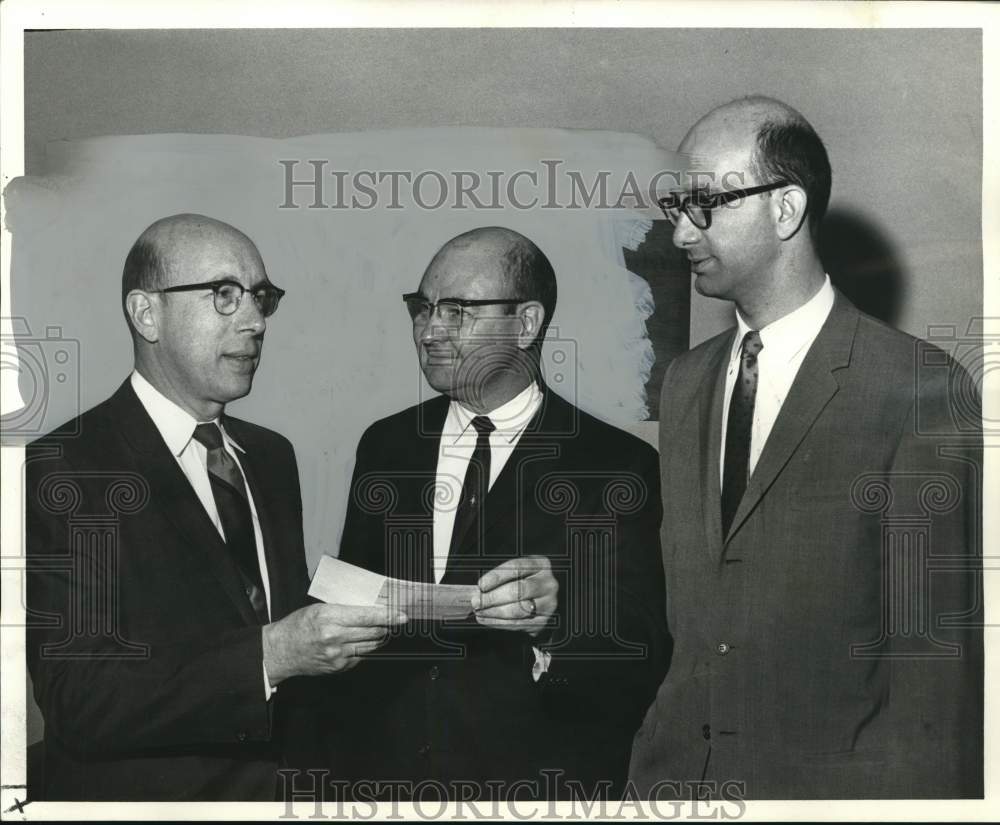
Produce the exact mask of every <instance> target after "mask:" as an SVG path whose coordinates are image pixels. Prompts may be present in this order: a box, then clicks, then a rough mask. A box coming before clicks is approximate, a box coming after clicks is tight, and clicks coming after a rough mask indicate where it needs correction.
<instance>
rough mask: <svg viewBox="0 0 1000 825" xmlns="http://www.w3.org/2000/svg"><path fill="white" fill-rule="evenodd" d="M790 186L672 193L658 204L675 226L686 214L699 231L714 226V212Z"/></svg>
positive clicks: (766, 185) (768, 185)
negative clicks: (730, 204) (745, 199)
mask: <svg viewBox="0 0 1000 825" xmlns="http://www.w3.org/2000/svg"><path fill="white" fill-rule="evenodd" d="M782 186H788V181H787V180H780V181H777V182H776V183H765V184H763V185H761V186H751V187H750V188H749V189H728V190H726V191H723V192H707V191H705V190H699V191H697V192H692V193H690V194H688V193H685V192H671V193H670V194H669V195H667V196H666V197H663V198H657V201H656V202H657V203H658V204H659V205H660V209H662V210H663V214H664V215H666V216H667V220H669V221H670V222H671V223H672V224H673V225H674V226H677V222H678V221H679V220H680V219H681V214H682V213H683V214H685V215H687V217H688V220H689V221H691V223H693V224H694V225H695V226H696V227H698V228H699V229H708V228H709V227H710V226H711V225H712V210H713V209H717V208H718V207H720V206H724V205H725V204H727V203H732V202H733V201H738V200H742V199H743V198H748V197H750V196H751V195H759V194H761V193H762V192H770V191H771V190H772V189H778V188H779V187H782Z"/></svg>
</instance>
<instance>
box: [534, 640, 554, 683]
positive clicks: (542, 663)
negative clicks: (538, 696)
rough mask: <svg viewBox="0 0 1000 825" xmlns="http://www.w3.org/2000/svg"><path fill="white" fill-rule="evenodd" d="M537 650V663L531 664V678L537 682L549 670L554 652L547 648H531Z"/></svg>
mask: <svg viewBox="0 0 1000 825" xmlns="http://www.w3.org/2000/svg"><path fill="white" fill-rule="evenodd" d="M531 649H532V650H533V651H534V652H535V663H534V664H533V665H532V666H531V678H532V680H533V681H535V682H537V681H538V680H539V679H541V678H542V675H543V674H545V673H548V672H549V665H550V664H551V663H552V654H551V653H549V652H548V651H547V650H539V649H538V648H537V647H532V648H531Z"/></svg>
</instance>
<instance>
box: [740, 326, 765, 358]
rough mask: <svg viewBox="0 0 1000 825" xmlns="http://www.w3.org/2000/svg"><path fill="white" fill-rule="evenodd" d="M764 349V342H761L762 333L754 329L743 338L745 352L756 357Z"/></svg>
mask: <svg viewBox="0 0 1000 825" xmlns="http://www.w3.org/2000/svg"><path fill="white" fill-rule="evenodd" d="M762 349H764V342H763V341H761V340H760V333H759V332H758V331H757V330H755V329H752V330H750V331H749V332H748V333H747V334H746V335H744V336H743V352H744V353H746V354H747V355H752V356H754V357H756V356H757V355H759V354H760V351H761V350H762Z"/></svg>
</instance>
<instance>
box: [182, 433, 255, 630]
mask: <svg viewBox="0 0 1000 825" xmlns="http://www.w3.org/2000/svg"><path fill="white" fill-rule="evenodd" d="M194 437H195V439H196V440H197V441H198V442H200V443H201V444H203V445H204V446H205V449H206V450H208V478H209V481H211V483H212V495H213V496H214V497H215V507H216V509H217V510H218V511H219V518H220V519H221V521H222V529H223V531H224V532H225V534H226V547H228V548H229V552H230V554H231V556H232V558H233V561H235V562H236V566H237V567H238V568H239V571H240V576H241V577H242V579H243V589H244V591H245V592H246V594H247V598H248V599H250V604H251V605H252V606H253V609H254V613H256V614H257V618H258V619H259V620H260V621H261V623H262V624H267V622H268V615H267V600H266V598H265V595H264V582H263V580H262V579H261V575H260V562H259V561H258V560H257V541H256V539H255V538H254V532H253V517H252V516H251V514H250V502H249V501H247V496H246V485H245V484H244V483H243V474H242V473H241V472H240V468H239V466H237V464H236V459H234V458H233V457H232V456H231V455H230V454H229V453H228V452H226V449H225V447H223V446H222V431H221V430H219V427H218V425H217V424H214V423H213V424H199V425H198V426H197V427H195V428H194Z"/></svg>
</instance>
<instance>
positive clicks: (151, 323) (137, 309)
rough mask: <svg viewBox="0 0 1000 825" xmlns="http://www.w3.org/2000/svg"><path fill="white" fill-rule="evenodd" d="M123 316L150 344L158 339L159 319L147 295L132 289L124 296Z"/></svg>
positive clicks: (139, 290)
mask: <svg viewBox="0 0 1000 825" xmlns="http://www.w3.org/2000/svg"><path fill="white" fill-rule="evenodd" d="M125 314H126V315H128V320H129V323H131V324H132V328H133V329H134V330H135V331H136V332H137V333H139V335H141V336H142V337H143V339H145V340H146V341H147V342H148V343H150V344H155V343H156V342H157V340H159V337H160V329H159V318H158V317H157V313H156V308H155V307H154V306H153V301H152V299H151V298H150V297H149V294H148V293H146V292H143V291H142V290H141V289H133V290H132V291H131V292H130V293H129V294H128V295H126V296H125Z"/></svg>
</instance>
